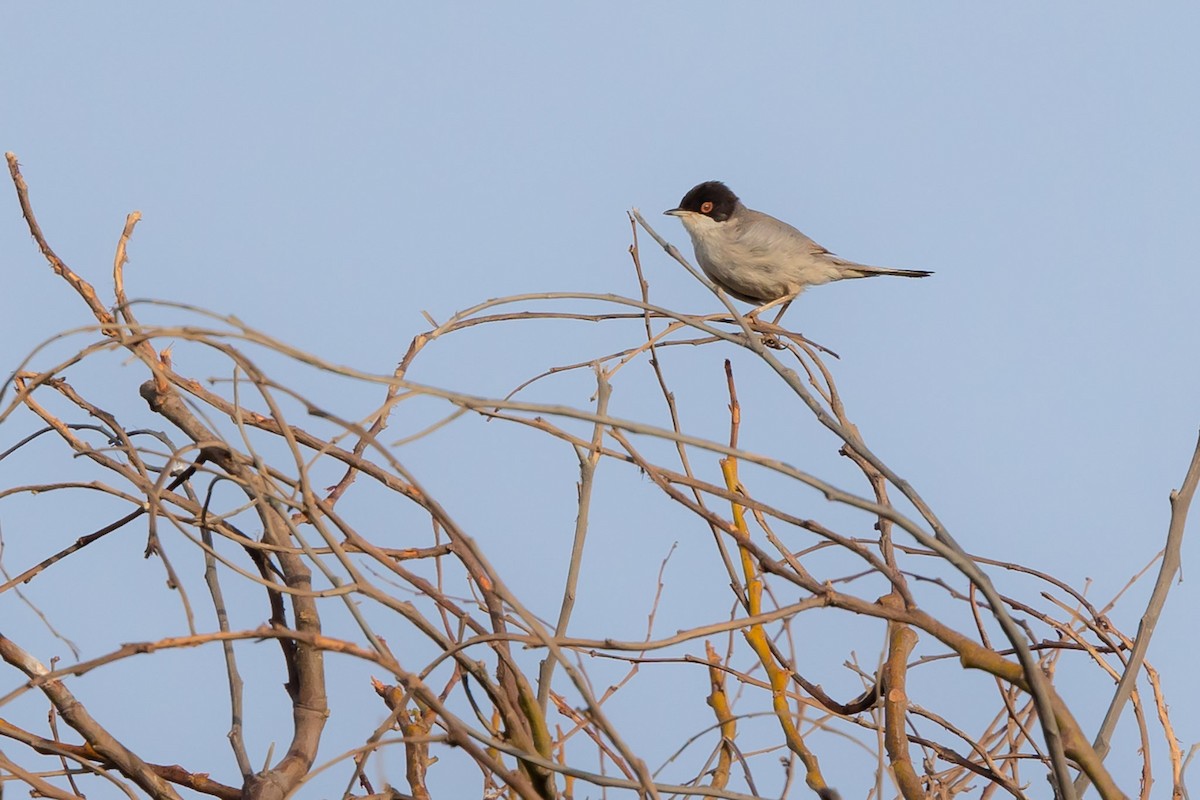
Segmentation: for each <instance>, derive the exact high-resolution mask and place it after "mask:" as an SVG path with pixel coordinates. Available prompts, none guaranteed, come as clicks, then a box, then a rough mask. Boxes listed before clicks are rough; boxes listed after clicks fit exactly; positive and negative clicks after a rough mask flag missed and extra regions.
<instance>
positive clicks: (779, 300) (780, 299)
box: [746, 292, 800, 325]
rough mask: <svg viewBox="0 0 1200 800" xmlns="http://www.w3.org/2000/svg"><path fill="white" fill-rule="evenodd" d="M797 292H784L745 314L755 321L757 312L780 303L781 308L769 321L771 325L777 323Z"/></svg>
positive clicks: (759, 312) (796, 295)
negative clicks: (772, 320)
mask: <svg viewBox="0 0 1200 800" xmlns="http://www.w3.org/2000/svg"><path fill="white" fill-rule="evenodd" d="M799 294H800V293H799V292H789V293H788V294H785V295H783V296H782V297H776V298H775V299H774V300H772V301H770V302H769V303H763V304H762V305H761V306H759V307H758V308H756V309H754V310H753V311H751V312H750V313H749V314H747V315H746V316H747V317H748V318H749V319H752V320H755V321H757V320H758V316H759V314H761V313H763V312H764V311H766V310H767V309H769V308H774V307H775V306H777V305H780V304H782V305H783V308H781V309H779V313H778V314H776V315H775V321H774V322H772V323H771V324H772V325H778V324H779V320H781V319H783V315H784V313H785V312H786V311H787V310H788V306H790V305H791V304H792V301H793V300H795V299H796V298H797V297H798V296H799Z"/></svg>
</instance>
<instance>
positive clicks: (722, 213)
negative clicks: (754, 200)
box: [663, 181, 738, 222]
mask: <svg viewBox="0 0 1200 800" xmlns="http://www.w3.org/2000/svg"><path fill="white" fill-rule="evenodd" d="M737 204H738V196H737V195H736V194H734V193H733V191H732V190H731V189H730V188H729V187H728V186H726V185H725V184H723V183H721V182H720V181H705V182H704V183H701V184H699V185H698V186H694V187H692V190H691V191H690V192H688V193H687V194H685V195H684V196H683V199H682V200H680V201H679V207H678V208H672V209H671V210H670V211H664V212H663V213H664V214H670V215H671V216H674V217H678V216H682V214H681V212H687V211H690V212H692V213H695V214H703V215H704V216H706V217H709V218H711V219H713V220H715V221H716V222H724V221H725V220H727V219H729V218H730V217H731V216H732V215H733V211H734V209H736V208H737Z"/></svg>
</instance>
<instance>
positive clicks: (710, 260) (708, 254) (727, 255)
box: [663, 181, 933, 325]
mask: <svg viewBox="0 0 1200 800" xmlns="http://www.w3.org/2000/svg"><path fill="white" fill-rule="evenodd" d="M663 213H664V214H667V215H670V216H673V217H678V218H679V221H680V222H682V223H683V227H684V229H685V230H687V232H688V236H690V237H691V239H692V247H693V249H694V250H695V251H696V260H697V261H698V262H700V268H701V269H703V270H704V274H705V275H707V276H708V277H709V279H711V280H712V282H713V283H715V284H716V285H717V286H719V287H721V288H722V289H724V290H725V291H726V292H728V293H729V294H731V295H733V296H734V297H736V298H737V299H738V300H743V301H745V302H747V303H752V304H754V305H755V306H757V308H755V309H754V310H753V311H751V312H750V313H749V314H748V315H747V316H748V317H750V318H752V319H757V318H758V315H759V314H761V313H762V312H763V311H765V310H767V309H768V308H772V307H774V306H776V305H780V304H782V306H783V308H781V309H780V310H779V314H778V315H777V316H776V317H775V320H774V322H773V323H772V324H775V325H778V324H779V320H780V319H782V318H783V314H784V312H786V311H787V309H788V306H789V305H790V304H791V302H792V301H793V300H795V299H796V297H797V296H798V295H799V294H800V293H801V292H803V291H804V289H805V288H806V287H808V286H816V285H818V284H822V283H829V282H830V281H840V280H842V279H844V278H870V277H874V276H876V275H899V276H900V277H903V278H924V277H926V276H929V275H932V274H933V273H932V272H926V271H925V270H916V269H893V268H891V267H872V266H868V265H867V264H859V263H857V262H855V261H849V260H847V259H844V258H841V257H840V256H836V255H834V254H833V253H831V252H829V251H828V250H826V249H825V248H824V247H822V246H821V245H819V244H817V243H816V242H814V241H813V240H812V239H810V238H808V237H807V236H805V235H804V234H803V233H801V232H800V231H798V230H796V229H795V228H793V227H792V226H791V225H788V224H787V223H786V222H783V221H781V220H778V219H775V218H774V217H772V216H770V215H768V214H764V213H762V212H761V211H755V210H753V209H751V208H747V207H746V206H745V205H743V204H742V201H741V200H739V199H738V196H737V195H736V194H734V193H733V191H732V190H731V189H730V188H729V187H728V186H726V185H725V184H724V183H722V182H721V181H705V182H704V183H701V184H698V185H696V186H694V187H692V189H691V190H690V191H688V193H687V194H685V195H684V196H683V199H682V200H680V201H679V207H678V208H672V209H670V210H669V211H664V212H663Z"/></svg>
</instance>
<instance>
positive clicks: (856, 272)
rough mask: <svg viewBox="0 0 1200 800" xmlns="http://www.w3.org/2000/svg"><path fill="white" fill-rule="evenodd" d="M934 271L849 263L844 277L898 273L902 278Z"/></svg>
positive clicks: (868, 276) (925, 276)
mask: <svg viewBox="0 0 1200 800" xmlns="http://www.w3.org/2000/svg"><path fill="white" fill-rule="evenodd" d="M932 274H933V273H932V272H926V271H925V270H923V269H892V268H891V267H868V266H867V265H865V264H847V265H846V266H845V272H843V273H842V277H844V278H873V277H875V276H876V275H898V276H899V277H901V278H928V277H929V276H930V275H932Z"/></svg>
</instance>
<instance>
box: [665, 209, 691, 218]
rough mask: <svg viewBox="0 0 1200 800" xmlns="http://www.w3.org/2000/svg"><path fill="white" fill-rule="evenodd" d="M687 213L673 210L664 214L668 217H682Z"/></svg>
mask: <svg viewBox="0 0 1200 800" xmlns="http://www.w3.org/2000/svg"><path fill="white" fill-rule="evenodd" d="M686 213H687V212H686V211H684V210H683V209H682V208H672V209H671V210H670V211H664V212H663V214H664V215H666V216H668V217H682V216H683V215H684V214H686Z"/></svg>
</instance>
